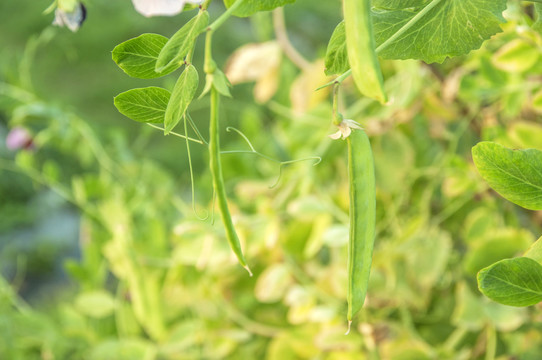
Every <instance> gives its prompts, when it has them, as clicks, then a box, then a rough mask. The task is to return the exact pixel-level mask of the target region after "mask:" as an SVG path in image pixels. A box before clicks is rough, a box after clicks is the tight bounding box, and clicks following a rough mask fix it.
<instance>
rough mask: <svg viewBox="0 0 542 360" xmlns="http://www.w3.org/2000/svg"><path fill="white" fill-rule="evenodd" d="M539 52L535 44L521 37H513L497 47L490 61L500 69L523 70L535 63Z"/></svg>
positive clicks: (516, 71)
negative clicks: (497, 49)
mask: <svg viewBox="0 0 542 360" xmlns="http://www.w3.org/2000/svg"><path fill="white" fill-rule="evenodd" d="M539 52H540V51H539V49H538V48H537V47H536V45H533V44H531V43H529V42H528V41H526V40H523V39H514V40H512V41H510V42H508V43H507V44H506V45H504V46H503V47H502V48H501V49H499V51H498V52H497V53H496V54H495V55H494V56H493V59H492V61H493V64H494V65H495V67H496V68H498V69H500V70H503V71H508V72H512V73H518V72H525V71H527V70H529V69H530V68H532V67H533V66H534V65H536V63H537V62H538V60H539V58H540V54H539Z"/></svg>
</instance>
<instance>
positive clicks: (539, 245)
mask: <svg viewBox="0 0 542 360" xmlns="http://www.w3.org/2000/svg"><path fill="white" fill-rule="evenodd" d="M523 256H525V257H528V258H531V259H533V260H534V261H536V262H538V263H540V264H542V236H541V237H540V238H539V239H538V240H536V241H535V243H534V244H532V245H531V247H530V248H529V250H527V252H525V254H523Z"/></svg>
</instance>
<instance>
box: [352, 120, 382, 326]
mask: <svg viewBox="0 0 542 360" xmlns="http://www.w3.org/2000/svg"><path fill="white" fill-rule="evenodd" d="M347 141H348V178H349V182H350V240H349V243H348V291H347V300H348V327H349V328H350V324H351V323H352V318H353V317H354V315H355V314H356V313H357V312H358V311H359V310H361V308H362V307H363V303H364V301H365V296H366V294H367V287H368V284H369V274H370V272H371V263H372V257H373V246H374V238H375V223H376V188H375V171H374V160H373V152H372V150H371V143H370V142H369V138H368V137H367V134H365V132H364V131H363V130H353V131H352V133H351V134H350V136H349V137H348V138H347Z"/></svg>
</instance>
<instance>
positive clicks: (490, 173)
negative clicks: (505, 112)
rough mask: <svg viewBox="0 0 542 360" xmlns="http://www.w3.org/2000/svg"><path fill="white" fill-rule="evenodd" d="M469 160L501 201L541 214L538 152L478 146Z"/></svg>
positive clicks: (486, 144)
mask: <svg viewBox="0 0 542 360" xmlns="http://www.w3.org/2000/svg"><path fill="white" fill-rule="evenodd" d="M472 158H473V160H474V164H475V165H476V167H477V169H478V172H479V173H480V175H481V176H482V177H483V178H484V180H485V181H487V182H488V184H489V185H490V186H491V187H492V188H493V189H494V190H495V191H497V192H498V193H499V194H500V195H501V196H503V197H504V198H505V199H507V200H509V201H511V202H513V203H514V204H517V205H519V206H522V207H524V208H526V209H529V210H542V151H540V150H536V149H526V150H511V149H508V148H506V147H504V146H502V145H499V144H496V143H493V142H481V143H479V144H477V145H476V146H475V147H473V148H472Z"/></svg>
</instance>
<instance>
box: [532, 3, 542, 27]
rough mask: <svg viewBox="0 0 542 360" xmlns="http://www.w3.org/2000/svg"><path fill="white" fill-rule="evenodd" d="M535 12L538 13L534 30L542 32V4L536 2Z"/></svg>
mask: <svg viewBox="0 0 542 360" xmlns="http://www.w3.org/2000/svg"><path fill="white" fill-rule="evenodd" d="M534 12H535V13H536V21H535V22H534V23H533V30H536V31H538V32H539V33H540V34H542V4H541V3H535V4H534Z"/></svg>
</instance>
